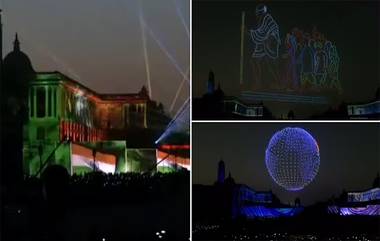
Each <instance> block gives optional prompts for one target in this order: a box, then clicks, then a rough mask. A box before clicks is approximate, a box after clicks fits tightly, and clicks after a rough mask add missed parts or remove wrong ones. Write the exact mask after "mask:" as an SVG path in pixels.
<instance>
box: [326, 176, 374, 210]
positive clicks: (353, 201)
mask: <svg viewBox="0 0 380 241" xmlns="http://www.w3.org/2000/svg"><path fill="white" fill-rule="evenodd" d="M342 197H343V200H341V201H339V202H338V203H336V204H335V205H330V206H328V208H327V211H328V213H329V214H334V215H339V216H380V177H379V174H378V175H377V177H376V178H375V181H374V183H373V187H372V188H371V189H368V190H364V191H351V192H347V193H344V194H343V195H342Z"/></svg>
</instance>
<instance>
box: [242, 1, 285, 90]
mask: <svg viewBox="0 0 380 241" xmlns="http://www.w3.org/2000/svg"><path fill="white" fill-rule="evenodd" d="M256 19H257V28H256V29H251V30H250V32H249V33H250V37H251V40H252V41H253V43H254V45H255V48H254V52H253V54H252V58H253V75H254V87H259V88H260V87H264V86H263V85H268V80H269V82H272V81H277V82H278V79H279V78H278V71H277V69H278V68H276V63H277V61H276V60H277V58H278V51H279V46H280V42H281V41H280V35H279V27H278V24H277V23H276V21H275V20H274V19H273V17H272V16H271V15H270V14H269V13H268V9H267V7H266V6H265V5H263V4H260V5H258V6H257V7H256ZM266 73H268V76H265V74H266ZM264 79H265V80H266V82H267V83H264Z"/></svg>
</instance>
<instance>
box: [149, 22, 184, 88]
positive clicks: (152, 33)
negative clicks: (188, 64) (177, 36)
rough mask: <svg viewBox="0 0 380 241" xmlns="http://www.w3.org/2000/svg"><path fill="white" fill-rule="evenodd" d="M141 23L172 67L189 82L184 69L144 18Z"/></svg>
mask: <svg viewBox="0 0 380 241" xmlns="http://www.w3.org/2000/svg"><path fill="white" fill-rule="evenodd" d="M142 23H143V25H144V27H145V29H146V30H148V33H149V35H150V36H151V37H152V38H153V39H154V41H156V43H157V45H158V46H159V47H160V49H161V50H162V51H163V52H164V53H165V55H166V56H167V57H168V58H169V60H170V61H171V62H172V64H173V65H174V67H175V68H176V69H177V70H178V72H179V73H180V74H181V75H182V76H183V78H185V79H186V80H187V81H188V83H189V84H190V79H189V78H188V77H187V76H186V74H185V73H184V71H183V70H182V69H181V67H180V66H179V65H178V63H177V61H176V60H175V59H174V57H173V56H172V55H171V54H170V53H169V51H168V50H167V49H166V48H165V46H164V45H163V44H162V42H161V41H160V40H159V39H158V38H157V36H156V34H155V33H154V32H153V30H152V29H151V28H150V27H149V26H148V25H147V24H146V22H145V21H144V19H143V20H142Z"/></svg>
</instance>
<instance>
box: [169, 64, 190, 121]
mask: <svg viewBox="0 0 380 241" xmlns="http://www.w3.org/2000/svg"><path fill="white" fill-rule="evenodd" d="M189 70H190V68H187V71H186V75H188V73H189ZM185 81H186V79H185V78H182V82H181V84H180V85H179V87H178V90H177V92H176V93H175V96H174V99H173V102H172V104H171V105H170V109H169V112H170V113H171V112H172V111H173V108H174V105H175V103H176V102H177V99H178V96H179V93H180V92H181V90H182V88H183V85H184V84H185Z"/></svg>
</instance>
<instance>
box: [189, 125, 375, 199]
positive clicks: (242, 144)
mask: <svg viewBox="0 0 380 241" xmlns="http://www.w3.org/2000/svg"><path fill="white" fill-rule="evenodd" d="M285 127H301V128H303V129H305V130H306V131H308V132H309V133H310V134H311V135H312V136H313V137H314V139H315V140H316V141H317V142H318V146H319V150H320V166H319V171H318V174H317V176H316V177H315V179H314V180H313V181H312V182H311V183H310V184H309V185H308V186H306V187H305V188H304V189H303V190H301V191H297V192H291V191H287V190H285V189H283V188H282V187H280V186H279V185H277V184H276V183H275V182H274V181H273V180H272V178H271V177H270V175H269V173H268V171H267V168H266V165H265V150H266V148H267V146H268V143H269V140H270V138H271V137H272V136H273V134H275V133H276V132H277V131H279V130H281V129H283V128H285ZM192 129H193V132H192V133H193V147H192V148H193V151H192V176H193V183H196V184H207V185H212V184H213V183H214V182H215V181H216V176H217V165H218V162H219V160H220V159H223V160H224V162H225V166H226V174H228V173H229V172H231V175H232V177H233V178H234V179H235V181H236V182H237V183H241V184H246V185H248V186H250V187H252V188H253V189H254V190H256V191H269V190H272V191H273V192H274V193H275V194H276V195H277V196H278V197H279V198H280V200H281V201H283V202H284V203H288V202H290V203H293V202H294V199H295V198H296V197H299V198H300V199H301V202H302V203H303V204H306V205H309V204H312V203H315V202H318V201H327V199H329V198H330V197H332V196H333V195H335V197H338V196H339V195H340V194H341V193H342V191H343V189H345V190H346V191H360V190H362V191H363V190H367V189H369V188H371V187H372V183H373V180H374V178H375V177H376V174H377V173H378V172H380V151H379V147H380V126H379V124H378V123H196V124H193V127H192Z"/></svg>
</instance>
